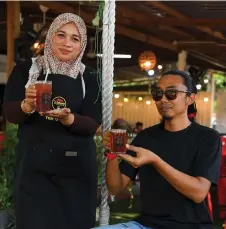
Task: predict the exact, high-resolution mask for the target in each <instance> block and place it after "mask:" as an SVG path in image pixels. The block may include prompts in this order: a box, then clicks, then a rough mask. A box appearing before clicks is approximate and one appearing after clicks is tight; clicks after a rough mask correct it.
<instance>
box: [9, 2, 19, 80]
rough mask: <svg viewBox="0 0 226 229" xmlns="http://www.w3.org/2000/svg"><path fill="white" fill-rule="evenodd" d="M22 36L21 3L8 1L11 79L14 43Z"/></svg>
mask: <svg viewBox="0 0 226 229" xmlns="http://www.w3.org/2000/svg"><path fill="white" fill-rule="evenodd" d="M19 35H20V2H19V1H7V66H6V76H7V78H8V77H9V75H10V73H11V71H12V69H13V66H14V42H15V39H16V38H17V37H18V36H19Z"/></svg>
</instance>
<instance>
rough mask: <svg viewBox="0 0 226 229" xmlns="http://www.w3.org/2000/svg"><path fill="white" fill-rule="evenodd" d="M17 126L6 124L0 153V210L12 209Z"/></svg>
mask: <svg viewBox="0 0 226 229" xmlns="http://www.w3.org/2000/svg"><path fill="white" fill-rule="evenodd" d="M17 142H18V140H17V126H16V125H14V124H8V125H7V128H6V130H5V131H4V140H3V142H2V143H1V146H0V147H1V151H0V209H12V208H13V205H12V190H13V177H14V169H15V160H16V157H15V147H16V144H17Z"/></svg>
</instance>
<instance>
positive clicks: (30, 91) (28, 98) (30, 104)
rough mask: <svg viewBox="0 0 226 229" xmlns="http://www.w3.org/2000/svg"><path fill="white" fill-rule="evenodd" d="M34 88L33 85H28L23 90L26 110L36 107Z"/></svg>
mask: <svg viewBox="0 0 226 229" xmlns="http://www.w3.org/2000/svg"><path fill="white" fill-rule="evenodd" d="M36 93H37V91H36V89H35V86H34V85H30V86H29V87H28V88H27V89H26V91H25V103H24V106H25V108H26V110H27V111H29V112H31V111H33V110H35V109H36Z"/></svg>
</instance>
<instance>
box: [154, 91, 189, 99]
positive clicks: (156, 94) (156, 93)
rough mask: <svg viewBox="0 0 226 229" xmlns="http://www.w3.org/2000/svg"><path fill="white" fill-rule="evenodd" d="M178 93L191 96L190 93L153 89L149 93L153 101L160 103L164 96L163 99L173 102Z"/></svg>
mask: <svg viewBox="0 0 226 229" xmlns="http://www.w3.org/2000/svg"><path fill="white" fill-rule="evenodd" d="M178 92H182V93H186V94H187V95H190V94H191V92H190V91H180V90H178V89H167V90H165V91H163V90H161V89H153V90H152V91H151V95H152V98H153V100H154V101H160V100H161V99H162V97H163V95H165V97H166V98H167V99H168V100H174V99H176V98H177V94H178Z"/></svg>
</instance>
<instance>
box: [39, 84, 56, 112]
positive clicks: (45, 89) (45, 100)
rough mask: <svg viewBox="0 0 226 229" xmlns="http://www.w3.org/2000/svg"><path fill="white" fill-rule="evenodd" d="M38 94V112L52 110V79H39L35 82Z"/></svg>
mask: <svg viewBox="0 0 226 229" xmlns="http://www.w3.org/2000/svg"><path fill="white" fill-rule="evenodd" d="M35 88H36V91H37V94H36V110H37V111H38V112H46V111H49V110H51V98H52V81H44V80H43V81H37V82H36V83H35Z"/></svg>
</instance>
